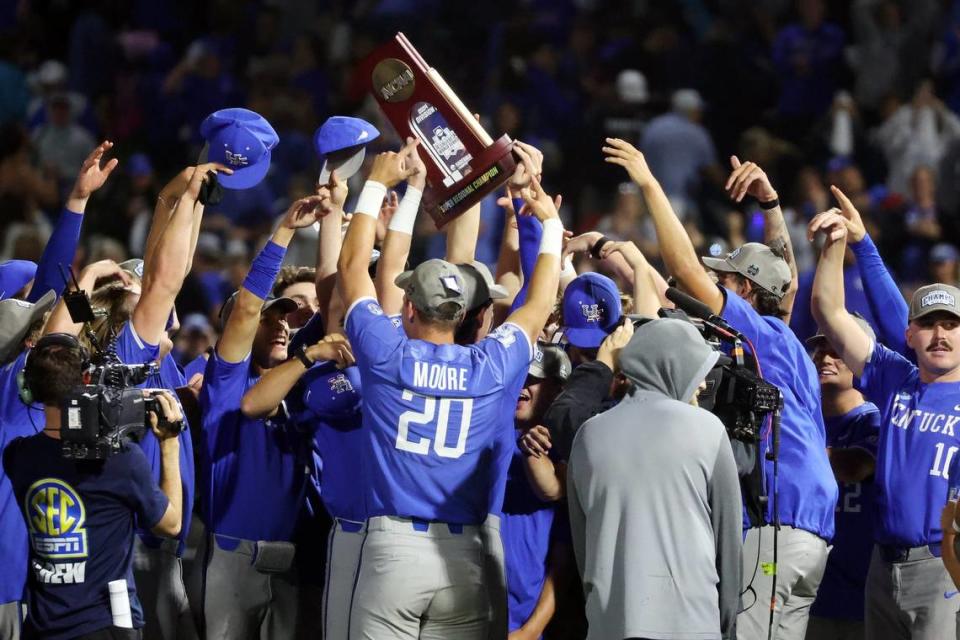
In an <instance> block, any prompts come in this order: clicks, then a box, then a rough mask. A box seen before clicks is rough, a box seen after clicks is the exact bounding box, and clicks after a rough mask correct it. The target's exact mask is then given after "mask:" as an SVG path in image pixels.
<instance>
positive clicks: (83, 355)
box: [17, 333, 90, 407]
mask: <svg viewBox="0 0 960 640" xmlns="http://www.w3.org/2000/svg"><path fill="white" fill-rule="evenodd" d="M51 347H61V348H63V349H70V350H72V351H76V352H78V353H79V354H80V369H81V370H82V371H86V370H87V368H88V367H89V366H90V353H89V352H88V351H87V349H86V347H84V346H83V345H82V344H80V341H79V340H77V337H76V336H74V335H71V334H69V333H50V334H48V335H45V336H43V337H42V338H40V339H39V340H37V344H35V345H33V349H31V350H30V351H29V352H28V353H27V360H26V362H25V363H24V365H23V369H21V370H20V371H18V372H17V394H18V395H19V396H20V401H21V402H23V404H25V405H27V406H28V407H29V406H30V405H32V404H33V400H34V398H33V390H32V389H30V385H29V384H27V372H28V371H29V369H30V356H31V355H32V354H33V353H35V352H37V351H40V350H42V349H49V348H51Z"/></svg>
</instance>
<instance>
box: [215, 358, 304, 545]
mask: <svg viewBox="0 0 960 640" xmlns="http://www.w3.org/2000/svg"><path fill="white" fill-rule="evenodd" d="M259 379H260V377H259V376H258V375H257V374H256V373H254V370H253V364H252V363H251V361H250V356H247V358H246V359H245V360H243V361H242V362H236V363H231V362H225V361H224V360H222V359H220V357H219V356H218V355H217V353H216V352H214V354H213V355H211V356H210V360H209V361H208V362H207V370H206V375H205V376H204V380H203V388H202V389H201V391H200V413H201V415H202V416H203V426H202V431H201V442H202V443H203V448H202V450H201V451H200V452H199V454H200V456H199V458H200V461H201V462H200V489H199V491H200V496H201V501H202V505H203V512H204V520H205V522H206V524H207V527H208V528H209V529H210V531H211V532H213V533H216V534H222V535H227V536H232V537H234V538H243V539H246V540H275V541H290V540H292V539H293V534H294V529H295V527H296V523H297V517H298V516H299V514H300V508H301V506H302V504H303V497H304V492H305V489H306V482H307V475H308V473H309V455H310V447H309V443H308V442H307V438H306V437H304V435H303V434H302V433H301V432H300V431H299V430H298V429H297V428H296V425H295V424H294V423H293V421H292V420H288V419H287V417H286V415H285V411H283V410H282V408H281V412H280V413H279V414H277V415H276V416H275V417H273V418H267V419H257V420H254V419H250V418H247V417H245V416H244V415H243V414H242V413H241V412H240V400H241V399H242V398H243V394H244V393H246V392H247V390H248V389H250V388H251V387H252V386H253V385H255V384H256V383H257V380H259Z"/></svg>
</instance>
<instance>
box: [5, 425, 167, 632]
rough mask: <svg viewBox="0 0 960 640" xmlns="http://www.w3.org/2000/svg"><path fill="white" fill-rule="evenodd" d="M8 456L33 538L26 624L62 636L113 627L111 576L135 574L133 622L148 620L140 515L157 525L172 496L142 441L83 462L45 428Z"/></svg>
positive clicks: (10, 449) (129, 577)
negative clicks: (137, 533)
mask: <svg viewBox="0 0 960 640" xmlns="http://www.w3.org/2000/svg"><path fill="white" fill-rule="evenodd" d="M4 463H5V466H6V469H7V473H8V474H9V475H10V480H11V481H12V482H13V490H14V493H15V495H16V497H17V502H18V503H19V504H20V505H22V507H23V511H22V512H21V514H22V517H23V519H24V521H25V522H26V524H27V529H28V535H29V539H30V568H31V570H30V572H29V590H30V596H29V602H30V611H29V614H28V616H27V621H26V623H25V627H26V630H27V631H28V632H32V633H33V634H34V635H37V636H40V637H43V638H47V639H49V640H58V639H60V638H75V637H77V636H81V635H84V634H87V633H91V632H93V631H97V630H98V629H104V628H107V627H110V626H112V625H113V617H112V615H111V613H110V594H109V591H108V589H107V583H108V582H110V581H112V580H119V579H126V581H127V591H128V594H129V596H130V606H131V609H132V613H133V626H134V627H136V628H139V627H142V626H143V613H142V610H141V608H140V603H139V602H138V601H137V595H136V588H135V587H134V582H133V571H132V564H133V526H134V519H135V518H136V520H137V521H138V522H141V523H147V524H148V525H149V526H151V527H152V526H155V525H156V524H157V523H158V522H159V521H160V519H161V518H162V517H163V514H164V512H165V511H166V509H167V503H168V501H167V497H166V496H165V495H163V493H162V492H161V491H160V488H159V487H157V485H156V483H155V482H154V481H153V479H152V478H151V477H150V467H149V466H148V465H147V461H146V459H145V458H144V457H143V452H142V451H141V450H140V448H139V447H136V446H128V447H127V448H125V449H124V450H122V451H120V452H118V453H115V454H113V455H111V456H110V457H109V458H107V459H106V460H105V461H104V462H102V463H97V462H92V463H91V462H84V463H77V462H74V461H71V460H65V459H63V457H61V455H60V441H59V440H56V439H54V438H50V437H48V436H46V435H45V434H37V435H34V436H30V437H29V438H19V439H17V440H15V441H14V442H12V443H10V445H9V446H8V447H7V449H6V451H5V452H4Z"/></svg>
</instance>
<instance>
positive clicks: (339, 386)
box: [303, 365, 360, 420]
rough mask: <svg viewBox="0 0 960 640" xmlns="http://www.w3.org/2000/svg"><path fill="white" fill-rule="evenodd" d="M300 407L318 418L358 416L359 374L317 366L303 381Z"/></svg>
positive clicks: (357, 372)
mask: <svg viewBox="0 0 960 640" xmlns="http://www.w3.org/2000/svg"><path fill="white" fill-rule="evenodd" d="M303 379H304V391H303V403H304V404H305V405H306V406H307V407H308V408H309V409H310V410H311V411H313V412H314V413H315V414H317V416H319V417H320V418H323V419H326V420H330V419H336V418H349V417H352V416H356V415H357V414H359V412H360V393H359V392H360V371H359V369H357V367H347V368H346V369H343V370H340V369H334V368H332V367H331V366H330V365H317V366H316V367H313V368H311V369H310V371H308V372H307V373H306V374H305V375H304V377H303Z"/></svg>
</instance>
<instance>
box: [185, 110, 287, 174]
mask: <svg viewBox="0 0 960 640" xmlns="http://www.w3.org/2000/svg"><path fill="white" fill-rule="evenodd" d="M200 135H202V136H203V138H204V140H206V141H207V144H206V145H205V146H204V149H203V151H202V152H201V154H200V162H219V163H220V164H222V165H224V166H227V167H230V168H231V169H233V174H232V175H227V174H225V173H221V174H219V175H218V176H217V179H218V180H219V182H220V184H221V185H223V186H224V187H225V188H227V189H249V188H250V187H253V186H256V185H257V184H259V183H260V181H261V180H263V178H264V176H266V175H267V171H269V170H270V150H271V149H273V148H274V147H275V146H277V143H278V142H280V137H279V136H278V135H277V132H276V131H274V130H273V127H271V126H270V123H269V122H267V120H266V118H264V117H263V116H261V115H260V114H259V113H256V112H254V111H250V110H249V109H241V108H232V109H220V110H219V111H214V112H213V113H211V114H210V115H209V116H207V117H206V119H204V121H203V123H202V124H201V125H200Z"/></svg>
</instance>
